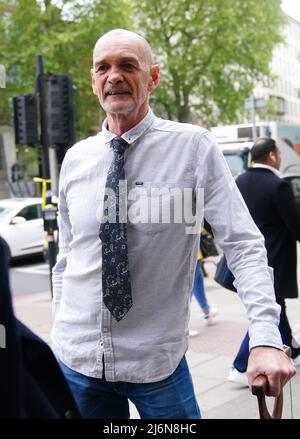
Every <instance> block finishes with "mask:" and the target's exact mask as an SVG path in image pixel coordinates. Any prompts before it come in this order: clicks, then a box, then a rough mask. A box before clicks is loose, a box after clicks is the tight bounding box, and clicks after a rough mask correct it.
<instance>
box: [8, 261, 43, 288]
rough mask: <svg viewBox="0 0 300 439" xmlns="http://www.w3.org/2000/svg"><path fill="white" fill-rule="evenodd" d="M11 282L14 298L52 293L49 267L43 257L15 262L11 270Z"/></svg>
mask: <svg viewBox="0 0 300 439" xmlns="http://www.w3.org/2000/svg"><path fill="white" fill-rule="evenodd" d="M10 282H11V290H12V293H13V295H14V296H26V295H28V294H37V293H41V292H44V291H50V270H49V265H48V264H46V263H45V262H44V261H43V259H42V258H41V257H40V258H38V257H35V258H30V259H22V260H20V261H17V262H13V263H12V266H11V269H10Z"/></svg>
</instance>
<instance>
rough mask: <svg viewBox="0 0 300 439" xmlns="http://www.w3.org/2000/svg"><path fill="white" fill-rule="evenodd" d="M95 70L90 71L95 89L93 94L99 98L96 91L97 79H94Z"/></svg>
mask: <svg viewBox="0 0 300 439" xmlns="http://www.w3.org/2000/svg"><path fill="white" fill-rule="evenodd" d="M94 72H95V71H94V69H91V70H90V73H91V78H92V89H93V93H94V95H96V96H97V89H96V84H95V79H94Z"/></svg>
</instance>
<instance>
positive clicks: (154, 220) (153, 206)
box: [128, 181, 184, 235]
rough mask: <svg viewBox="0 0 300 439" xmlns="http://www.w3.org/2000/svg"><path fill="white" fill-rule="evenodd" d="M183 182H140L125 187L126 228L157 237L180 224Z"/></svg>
mask: <svg viewBox="0 0 300 439" xmlns="http://www.w3.org/2000/svg"><path fill="white" fill-rule="evenodd" d="M183 187H184V185H183V184H182V183H180V184H177V183H174V182H155V181H154V182H143V183H142V184H141V185H135V186H131V187H129V188H128V229H129V230H130V229H132V230H134V231H138V232H140V233H145V234H150V235H156V234H158V233H162V232H163V231H165V230H167V229H169V228H170V224H174V223H182V210H183Z"/></svg>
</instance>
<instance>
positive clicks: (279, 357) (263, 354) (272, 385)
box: [247, 346, 296, 397]
mask: <svg viewBox="0 0 300 439" xmlns="http://www.w3.org/2000/svg"><path fill="white" fill-rule="evenodd" d="M295 373H296V368H295V367H294V366H293V364H292V362H291V360H290V358H289V357H288V356H287V355H286V354H285V353H284V352H283V351H280V350H279V349H276V348H272V347H268V346H258V347H256V348H253V349H251V351H250V356H249V360H248V369H247V376H248V381H249V386H250V387H251V385H252V383H253V381H254V379H255V378H256V377H257V376H258V375H266V376H267V378H268V382H269V388H268V392H267V396H274V397H276V396H279V394H280V390H281V389H282V387H283V386H284V385H285V384H286V383H287V382H288V381H289V380H290V379H291V378H292V377H293V376H294V375H295Z"/></svg>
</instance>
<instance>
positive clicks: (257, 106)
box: [245, 97, 267, 110]
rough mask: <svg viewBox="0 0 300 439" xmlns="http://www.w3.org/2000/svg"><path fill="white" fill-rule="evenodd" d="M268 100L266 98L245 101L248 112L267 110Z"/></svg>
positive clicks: (252, 98)
mask: <svg viewBox="0 0 300 439" xmlns="http://www.w3.org/2000/svg"><path fill="white" fill-rule="evenodd" d="M266 105H267V103H266V100H265V99H264V98H254V97H251V98H248V99H246V101H245V108H246V110H253V109H254V110H263V109H264V108H266Z"/></svg>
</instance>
